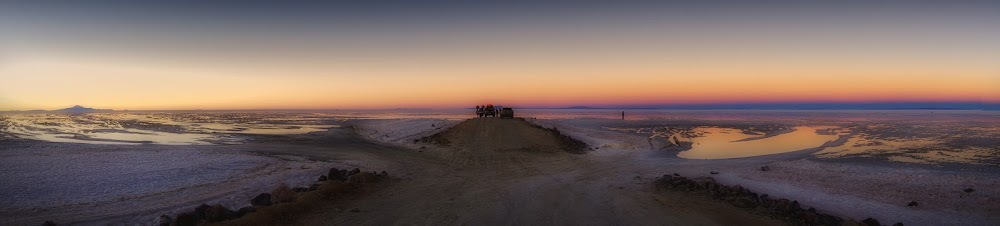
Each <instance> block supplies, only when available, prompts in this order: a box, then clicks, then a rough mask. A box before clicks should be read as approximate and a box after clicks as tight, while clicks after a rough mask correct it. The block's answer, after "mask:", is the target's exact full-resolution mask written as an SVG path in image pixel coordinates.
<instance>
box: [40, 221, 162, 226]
mask: <svg viewBox="0 0 1000 226" xmlns="http://www.w3.org/2000/svg"><path fill="white" fill-rule="evenodd" d="M168 224H169V223H168ZM42 225H44V226H56V222H52V221H45V223H42Z"/></svg>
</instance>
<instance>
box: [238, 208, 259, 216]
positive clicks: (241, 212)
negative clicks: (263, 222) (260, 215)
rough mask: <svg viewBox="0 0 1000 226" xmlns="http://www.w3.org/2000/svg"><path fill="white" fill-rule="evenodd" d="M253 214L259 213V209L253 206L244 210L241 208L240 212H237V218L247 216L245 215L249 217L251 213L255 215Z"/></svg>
mask: <svg viewBox="0 0 1000 226" xmlns="http://www.w3.org/2000/svg"><path fill="white" fill-rule="evenodd" d="M253 212H257V208H256V207H253V206H244V207H243V208H240V209H239V210H236V216H237V217H243V216H245V215H247V214H249V213H253Z"/></svg>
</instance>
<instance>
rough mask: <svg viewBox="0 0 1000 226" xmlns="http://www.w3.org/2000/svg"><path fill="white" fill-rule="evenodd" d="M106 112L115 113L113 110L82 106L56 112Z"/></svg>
mask: <svg viewBox="0 0 1000 226" xmlns="http://www.w3.org/2000/svg"><path fill="white" fill-rule="evenodd" d="M105 111H113V110H111V109H94V108H88V107H84V106H80V105H74V106H73V107H69V108H63V109H59V110H54V112H70V113H82V112H105Z"/></svg>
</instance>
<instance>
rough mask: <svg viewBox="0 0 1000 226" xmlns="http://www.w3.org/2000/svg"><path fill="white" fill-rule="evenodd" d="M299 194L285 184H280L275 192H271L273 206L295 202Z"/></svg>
mask: <svg viewBox="0 0 1000 226" xmlns="http://www.w3.org/2000/svg"><path fill="white" fill-rule="evenodd" d="M298 196H299V194H297V193H295V191H293V190H292V189H291V188H289V187H288V185H285V184H284V183H282V184H279V185H278V187H275V188H274V190H271V204H278V203H283V202H294V201H295V198H297V197H298Z"/></svg>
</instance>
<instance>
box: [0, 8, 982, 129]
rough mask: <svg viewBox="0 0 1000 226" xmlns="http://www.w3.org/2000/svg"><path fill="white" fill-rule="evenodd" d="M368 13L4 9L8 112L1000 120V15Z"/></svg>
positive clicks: (897, 11)
mask: <svg viewBox="0 0 1000 226" xmlns="http://www.w3.org/2000/svg"><path fill="white" fill-rule="evenodd" d="M357 2H363V3H334V2H326V3H302V2H295V3H293V2H292V1H274V2H273V3H263V2H256V1H213V2H211V3H207V1H206V2H203V1H194V2H181V1H171V2H170V3H149V2H147V1H114V2H107V1H64V2H48V1H24V2H19V1H5V2H3V3H0V110H30V109H58V108H65V107H69V106H72V105H76V104H79V105H84V106H89V107H95V108H112V109H132V110H152V109H162V110H168V109H345V108H397V107H400V108H415V107H416V108H452V107H471V106H474V105H476V104H482V103H487V102H492V103H500V104H504V105H508V106H531V107H562V106H573V105H588V106H642V105H671V104H720V103H785V102H791V103H830V102H836V103H859V102H860V103H864V102H987V103H997V102H1000V1H829V2H828V3H816V2H819V1H794V2H779V1H760V2H758V1H645V2H630V3H626V1H602V2H574V3H572V4H571V3H569V2H546V3H537V2H535V3H532V2H515V1H503V3H502V4H501V3H485V4H484V3H478V2H477V1H468V2H464V3H460V2H448V3H441V2H438V3H428V2H419V1H410V2H409V3H407V2H385V1H357ZM376 2H377V3H376ZM747 2H754V3H747ZM807 2H808V3H807Z"/></svg>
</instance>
